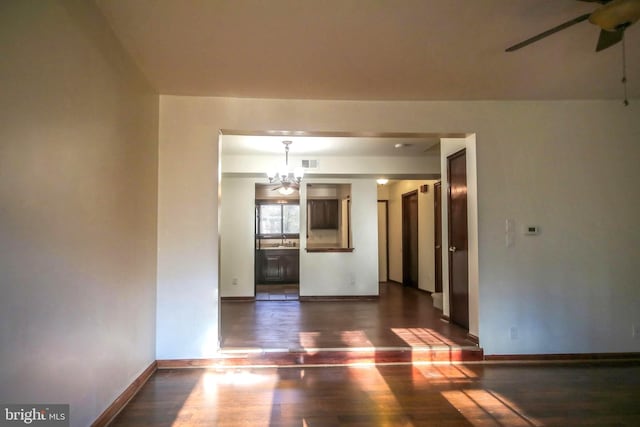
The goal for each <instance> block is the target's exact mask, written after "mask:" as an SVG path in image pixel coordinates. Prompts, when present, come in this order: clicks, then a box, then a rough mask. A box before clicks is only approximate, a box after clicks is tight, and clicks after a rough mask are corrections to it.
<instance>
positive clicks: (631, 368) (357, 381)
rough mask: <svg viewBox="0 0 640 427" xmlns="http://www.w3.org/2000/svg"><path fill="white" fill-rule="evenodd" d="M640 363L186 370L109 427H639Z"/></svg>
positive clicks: (151, 386) (167, 376)
mask: <svg viewBox="0 0 640 427" xmlns="http://www.w3.org/2000/svg"><path fill="white" fill-rule="evenodd" d="M639 396H640V363H639V362H627V363H624V364H614V363H591V364H587V363H582V364H570V363H569V364H557V363H556V364H538V365H531V364H529V365H528V364H517V365H514V364H477V365H424V366H418V365H413V366H412V365H400V366H398V365H395V366H369V367H324V368H319V367H295V368H278V369H276V368H263V369H247V368H244V369H241V368H233V369H218V370H207V369H184V370H162V371H158V372H157V373H155V374H154V375H153V376H152V378H151V379H150V380H149V382H148V383H147V384H146V385H145V386H144V387H143V388H142V390H141V391H140V393H139V394H138V395H137V396H136V397H135V398H134V399H133V400H132V401H131V402H130V403H129V404H128V405H127V407H126V408H125V409H124V411H123V412H122V413H121V414H120V415H119V416H118V417H117V418H116V419H115V421H114V422H113V424H112V425H113V426H229V427H231V426H237V427H240V426H242V427H244V426H252V427H253V426H272V427H278V426H292V427H293V426H295V427H321V426H322V427H324V426H350V427H356V426H358V427H359V426H362V427H365V426H366V427H370V426H638V425H640V404H638V397H639Z"/></svg>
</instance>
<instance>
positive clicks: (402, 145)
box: [394, 143, 413, 148]
mask: <svg viewBox="0 0 640 427" xmlns="http://www.w3.org/2000/svg"><path fill="white" fill-rule="evenodd" d="M412 145H413V144H404V143H400V144H396V145H394V147H395V148H407V147H411V146H412Z"/></svg>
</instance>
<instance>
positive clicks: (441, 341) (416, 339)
mask: <svg viewBox="0 0 640 427" xmlns="http://www.w3.org/2000/svg"><path fill="white" fill-rule="evenodd" d="M391 331H392V332H393V333H394V334H396V335H397V336H398V338H400V339H401V340H403V341H404V342H406V343H407V344H409V345H410V346H411V347H424V346H438V345H446V346H457V344H456V343H454V342H453V341H451V340H450V339H449V338H447V337H445V336H444V335H442V334H439V333H438V332H436V331H434V330H433V329H428V328H391Z"/></svg>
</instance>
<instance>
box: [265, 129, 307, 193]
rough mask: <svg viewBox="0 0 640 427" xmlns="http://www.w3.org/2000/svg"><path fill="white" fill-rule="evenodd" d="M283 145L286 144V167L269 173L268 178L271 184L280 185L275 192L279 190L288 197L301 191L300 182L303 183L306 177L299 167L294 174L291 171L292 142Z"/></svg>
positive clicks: (285, 142)
mask: <svg viewBox="0 0 640 427" xmlns="http://www.w3.org/2000/svg"><path fill="white" fill-rule="evenodd" d="M282 144H284V156H285V157H284V158H285V160H284V166H282V167H281V168H280V169H279V170H278V171H275V170H270V171H268V172H267V178H269V183H271V184H273V183H277V184H279V187H276V188H274V190H278V192H279V193H280V194H282V195H284V196H288V195H289V194H291V193H293V192H294V191H296V190H300V181H302V177H303V176H304V169H303V168H300V167H298V168H295V169H294V170H293V172H290V171H289V146H290V145H291V144H292V142H291V141H282Z"/></svg>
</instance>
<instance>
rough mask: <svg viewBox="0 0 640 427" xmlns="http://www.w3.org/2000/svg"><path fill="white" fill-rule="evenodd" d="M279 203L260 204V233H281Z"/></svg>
mask: <svg viewBox="0 0 640 427" xmlns="http://www.w3.org/2000/svg"><path fill="white" fill-rule="evenodd" d="M280 212H281V211H280V205H260V233H261V234H282V222H281V217H280V215H281V213H280Z"/></svg>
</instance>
